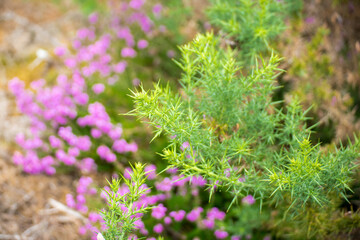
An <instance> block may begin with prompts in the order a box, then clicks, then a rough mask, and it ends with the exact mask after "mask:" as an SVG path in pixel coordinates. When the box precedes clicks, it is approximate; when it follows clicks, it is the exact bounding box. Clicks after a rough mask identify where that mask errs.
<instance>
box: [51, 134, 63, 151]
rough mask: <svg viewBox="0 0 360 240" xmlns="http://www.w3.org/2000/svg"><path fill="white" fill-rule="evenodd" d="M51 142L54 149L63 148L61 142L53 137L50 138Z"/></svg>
mask: <svg viewBox="0 0 360 240" xmlns="http://www.w3.org/2000/svg"><path fill="white" fill-rule="evenodd" d="M49 142H50V146H51V147H53V148H61V146H62V142H61V140H60V139H58V138H57V137H55V136H53V135H51V136H50V137H49Z"/></svg>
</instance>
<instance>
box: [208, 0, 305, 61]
mask: <svg viewBox="0 0 360 240" xmlns="http://www.w3.org/2000/svg"><path fill="white" fill-rule="evenodd" d="M211 2H212V6H211V7H210V8H209V10H208V15H209V18H210V21H211V22H212V23H213V24H215V25H216V26H218V27H220V29H221V30H222V31H224V32H225V33H227V34H228V36H230V37H233V38H234V39H236V40H237V41H239V44H240V48H241V50H242V54H243V55H244V56H245V57H246V58H250V59H251V61H252V63H254V62H255V59H256V56H257V55H258V54H259V53H264V52H271V51H272V47H271V46H270V45H271V41H272V40H274V39H275V38H276V37H277V36H278V35H279V34H280V33H281V32H282V31H283V30H284V29H285V23H284V19H285V17H286V16H287V15H288V14H290V15H293V14H294V13H295V12H298V11H299V10H300V9H301V8H302V1H299V0H287V1H285V2H283V1H277V0H256V1H253V0H211Z"/></svg>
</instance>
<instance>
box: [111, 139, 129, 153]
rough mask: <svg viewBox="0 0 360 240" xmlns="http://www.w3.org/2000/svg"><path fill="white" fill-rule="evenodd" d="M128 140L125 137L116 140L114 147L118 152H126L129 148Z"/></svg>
mask: <svg viewBox="0 0 360 240" xmlns="http://www.w3.org/2000/svg"><path fill="white" fill-rule="evenodd" d="M127 145H128V144H127V142H126V141H125V140H124V139H120V140H116V141H114V144H113V146H112V149H114V151H116V152H118V153H123V152H126V150H127Z"/></svg>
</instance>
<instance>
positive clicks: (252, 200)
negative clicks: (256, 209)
mask: <svg viewBox="0 0 360 240" xmlns="http://www.w3.org/2000/svg"><path fill="white" fill-rule="evenodd" d="M241 202H242V203H244V204H248V205H253V204H254V203H255V198H254V197H253V196H252V195H247V196H246V197H244V198H243V199H242V200H241Z"/></svg>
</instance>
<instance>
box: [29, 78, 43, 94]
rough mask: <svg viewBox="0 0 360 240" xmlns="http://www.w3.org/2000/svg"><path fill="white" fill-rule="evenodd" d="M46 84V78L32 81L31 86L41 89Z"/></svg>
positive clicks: (37, 89)
mask: <svg viewBox="0 0 360 240" xmlns="http://www.w3.org/2000/svg"><path fill="white" fill-rule="evenodd" d="M44 85H45V80H44V79H39V80H37V81H32V82H31V83H30V87H31V88H32V89H34V90H36V91H39V90H41V88H42V87H43V86H44Z"/></svg>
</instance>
